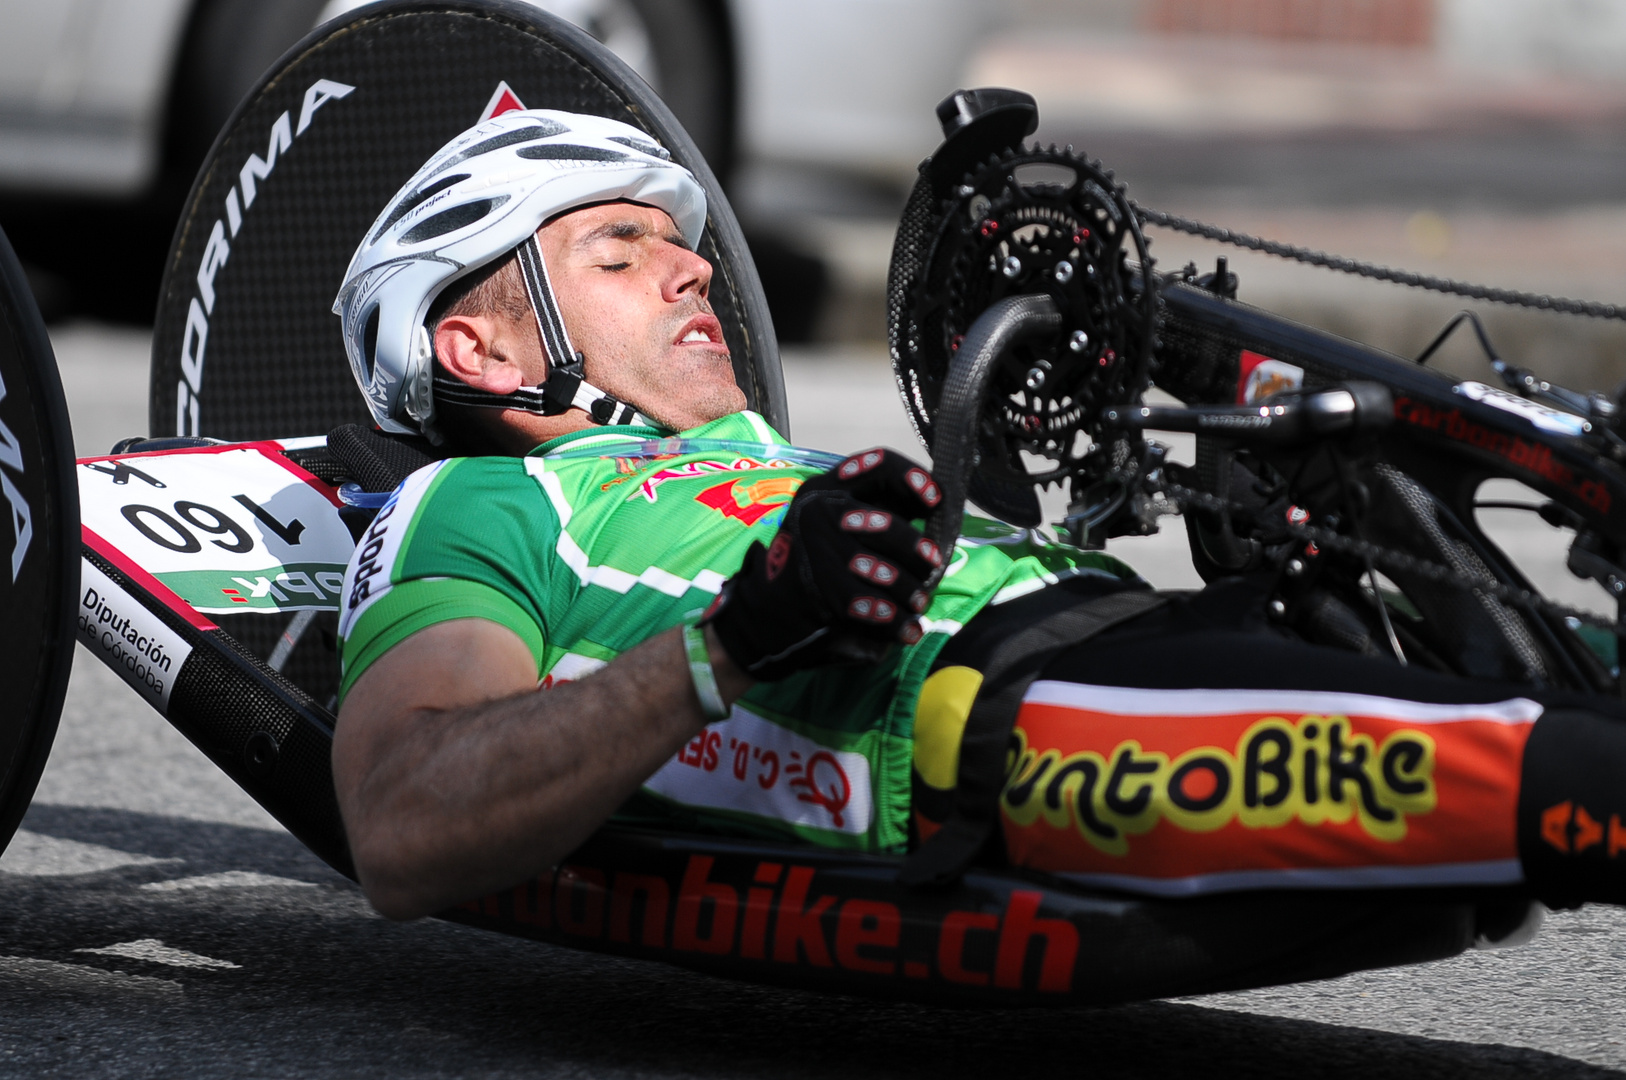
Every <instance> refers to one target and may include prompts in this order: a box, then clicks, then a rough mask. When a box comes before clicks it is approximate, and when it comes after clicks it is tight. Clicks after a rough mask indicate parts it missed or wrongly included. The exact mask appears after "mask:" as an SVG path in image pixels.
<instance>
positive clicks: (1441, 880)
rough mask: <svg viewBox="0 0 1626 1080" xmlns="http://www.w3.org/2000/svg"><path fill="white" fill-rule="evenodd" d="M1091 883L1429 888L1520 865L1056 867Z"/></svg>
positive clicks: (1496, 877)
mask: <svg viewBox="0 0 1626 1080" xmlns="http://www.w3.org/2000/svg"><path fill="white" fill-rule="evenodd" d="M1056 876H1057V877H1060V878H1066V879H1067V880H1068V881H1072V882H1077V883H1078V884H1080V885H1084V886H1088V887H1091V888H1106V889H1120V890H1122V891H1124V892H1132V893H1140V894H1142V895H1146V896H1167V897H1184V896H1200V895H1203V894H1205V893H1220V892H1239V891H1242V890H1244V889H1375V888H1397V887H1398V888H1429V887H1439V886H1452V885H1517V884H1518V883H1519V882H1521V881H1523V880H1524V871H1523V870H1521V869H1520V868H1519V860H1517V859H1492V860H1489V861H1486V862H1465V863H1443V864H1436V865H1433V866H1352V867H1339V868H1336V869H1334V868H1311V867H1291V868H1284V869H1281V870H1225V871H1221V872H1219V873H1215V874H1194V875H1192V876H1191V877H1176V878H1157V877H1142V876H1139V875H1136V874H1086V873H1058V874H1057V875H1056Z"/></svg>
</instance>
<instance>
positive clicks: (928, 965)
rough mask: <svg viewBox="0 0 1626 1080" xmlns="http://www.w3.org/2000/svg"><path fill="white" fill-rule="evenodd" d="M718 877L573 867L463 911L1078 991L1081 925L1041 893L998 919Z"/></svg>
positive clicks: (538, 925)
mask: <svg viewBox="0 0 1626 1080" xmlns="http://www.w3.org/2000/svg"><path fill="white" fill-rule="evenodd" d="M716 870H717V860H716V858H715V857H714V856H711V855H690V856H689V857H688V859H687V860H686V862H685V864H684V866H683V871H682V874H681V877H678V878H677V879H676V880H674V877H673V876H668V875H667V874H661V873H638V872H632V871H620V870H609V869H601V868H599V867H594V866H584V865H575V864H569V863H567V864H565V865H564V866H561V867H560V868H559V869H558V870H557V871H555V872H553V873H551V874H548V875H545V876H544V877H542V878H539V879H538V880H536V881H532V882H529V883H527V884H525V885H521V886H519V887H518V888H516V889H513V890H510V891H509V892H505V893H498V894H495V895H492V896H488V897H484V898H482V899H479V900H471V901H469V902H468V903H466V904H464V905H462V909H463V910H465V911H469V912H473V913H474V914H476V915H481V916H484V917H486V918H490V919H495V920H499V921H504V922H513V923H518V924H521V925H524V926H528V927H532V928H535V929H536V930H539V931H545V932H547V933H545V934H543V935H542V936H548V937H552V936H554V934H555V933H557V934H559V935H562V936H564V937H568V938H576V939H578V940H580V939H589V940H597V941H604V942H608V943H614V944H619V945H631V946H643V947H645V948H651V949H661V950H670V951H672V952H679V953H700V954H709V955H712V956H717V957H732V958H736V959H739V960H748V961H758V962H762V963H770V964H784V965H800V966H803V967H811V968H821V969H836V970H845V971H849V972H857V973H862V974H865V975H872V976H877V977H882V978H898V977H902V978H907V979H936V980H939V981H942V982H946V983H953V984H957V985H960V986H969V987H989V988H993V989H997V990H1009V991H1022V990H1028V991H1032V990H1037V991H1039V992H1041V993H1053V994H1054V993H1066V992H1067V991H1069V990H1070V989H1071V988H1072V985H1073V978H1074V972H1075V969H1076V967H1077V962H1078V949H1079V934H1078V928H1077V927H1075V926H1074V925H1073V924H1072V923H1071V922H1070V921H1068V920H1067V919H1062V918H1048V917H1044V916H1042V915H1041V909H1042V906H1043V900H1044V896H1043V894H1042V893H1040V892H1039V891H1037V890H1029V889H1016V890H1013V891H1012V892H1011V893H1010V894H1009V896H1007V897H1006V898H1005V900H1004V905H1003V907H1002V908H1000V909H998V910H961V909H954V910H948V911H942V912H935V913H932V914H930V915H927V916H920V915H917V914H915V913H913V912H910V913H908V914H907V916H906V913H905V912H904V910H903V909H901V908H900V907H899V906H898V905H897V904H895V903H892V902H890V901H887V900H878V899H872V898H868V897H856V896H842V895H840V894H839V893H836V892H829V891H824V890H821V889H818V888H816V886H817V885H818V884H819V880H818V872H817V871H816V870H815V868H813V867H811V866H799V865H797V864H795V863H790V864H788V865H787V864H785V863H780V862H769V861H759V862H757V863H756V864H755V866H754V868H753V872H752V873H751V875H750V878H749V881H748V882H742V883H741V884H739V885H736V884H732V883H730V882H729V881H727V880H720V879H719V877H718V876H716Z"/></svg>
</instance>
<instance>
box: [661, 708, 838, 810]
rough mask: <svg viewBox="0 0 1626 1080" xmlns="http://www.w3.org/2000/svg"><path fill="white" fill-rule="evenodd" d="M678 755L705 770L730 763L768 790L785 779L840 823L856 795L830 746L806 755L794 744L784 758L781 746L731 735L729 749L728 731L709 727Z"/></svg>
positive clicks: (728, 766) (742, 777)
mask: <svg viewBox="0 0 1626 1080" xmlns="http://www.w3.org/2000/svg"><path fill="white" fill-rule="evenodd" d="M673 760H674V761H676V762H677V763H678V764H679V765H687V766H688V767H689V768H691V769H699V770H700V771H701V772H708V773H712V772H716V771H717V770H718V769H719V768H726V769H728V770H730V771H731V772H732V774H733V776H734V779H735V780H738V781H740V782H741V783H744V782H746V781H748V780H753V781H755V783H756V785H757V786H758V787H760V788H761V789H762V790H763V791H772V790H774V789H775V788H777V787H779V785H780V784H781V783H783V784H784V785H786V787H788V788H789V790H791V791H793V792H795V793H796V799H797V801H798V802H805V803H809V804H811V805H813V806H818V807H821V808H823V809H824V811H825V812H826V813H828V814H829V815H830V820H831V823H832V824H833V825H834V826H835V827H836V828H838V829H839V828H841V826H842V825H843V824H844V823H845V818H844V815H843V811H845V810H846V809H847V804H848V803H849V802H851V801H852V795H853V785H852V780H851V779H850V778H849V777H848V776H847V770H846V769H844V768H842V765H841V761H840V759H839V758H837V757H836V756H835V755H834V754H832V753H830V752H829V751H826V750H818V751H815V752H813V753H812V754H810V755H808V757H807V758H806V760H803V758H802V753H801V751H799V750H790V751H787V752H786V754H785V757H784V758H783V760H781V758H780V755H779V751H778V750H772V749H769V748H767V747H762V746H756V745H753V744H752V743H751V742H749V741H748V740H746V739H741V738H737V737H733V736H730V737H729V739H728V747H727V749H726V751H725V749H724V747H723V735H722V732H720V731H717V730H715V729H713V728H707V729H706V730H704V731H702V732H701V733H700V734H698V735H696V736H695V737H694V738H693V739H690V740H689V742H688V743H687V744H685V745H684V747H683V749H682V750H679V751H678V753H677V756H676V757H675V758H673Z"/></svg>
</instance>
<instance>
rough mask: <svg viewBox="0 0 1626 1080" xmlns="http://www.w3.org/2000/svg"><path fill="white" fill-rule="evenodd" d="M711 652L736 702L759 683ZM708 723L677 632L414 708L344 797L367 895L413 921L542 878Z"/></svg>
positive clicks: (726, 690)
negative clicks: (589, 668)
mask: <svg viewBox="0 0 1626 1080" xmlns="http://www.w3.org/2000/svg"><path fill="white" fill-rule="evenodd" d="M712 651H713V656H714V658H716V660H717V663H716V664H715V668H716V669H717V672H718V678H719V683H720V685H721V687H722V689H723V691H724V694H725V696H726V697H727V698H728V699H729V700H732V699H733V698H734V697H737V696H738V695H739V694H740V693H743V692H744V690H745V689H746V688H747V687H748V686H749V685H750V684H749V682H748V681H747V680H745V679H744V678H743V677H742V676H740V675H739V674H738V673H737V672H736V671H734V670H733V668H732V665H731V664H729V663H728V662H727V660H726V657H724V656H723V654H722V651H721V650H720V649H717V648H715V647H714V648H713V650H712ZM358 689H365V688H364V687H361V686H359V685H358ZM704 725H705V718H704V716H703V715H702V714H701V712H700V709H699V706H698V702H697V700H696V698H695V693H694V689H693V686H692V684H691V681H690V677H689V671H688V662H687V657H686V655H685V652H684V649H683V645H682V641H681V638H680V637H679V635H678V633H677V632H676V631H671V632H668V633H665V634H661V635H660V636H658V637H656V638H653V639H651V640H650V641H648V642H645V643H644V644H642V645H640V646H638V647H637V648H635V649H633V650H631V651H629V652H628V653H626V654H624V655H623V656H621V657H619V658H617V659H616V660H615V661H614V662H613V663H612V664H610V665H609V666H607V667H606V668H605V669H604V670H602V671H600V672H597V673H595V674H594V675H592V676H590V677H588V678H586V679H583V680H581V681H579V682H573V683H566V684H563V685H560V686H555V687H554V688H552V689H549V690H546V691H529V692H524V693H520V694H516V695H513V696H509V697H505V698H502V699H500V700H496V701H489V702H485V703H482V704H478V705H473V706H468V707H462V708H445V709H417V710H414V711H413V714H412V716H411V717H410V721H409V722H408V723H407V724H405V725H402V726H401V728H400V729H399V731H398V734H397V737H395V738H393V739H392V740H390V742H389V745H387V746H377V747H375V748H374V752H373V753H372V754H371V755H369V757H370V767H369V768H368V769H367V770H366V771H365V773H364V774H363V775H360V776H358V777H356V778H355V782H354V783H353V785H351V788H352V790H350V791H349V792H348V793H347V795H348V797H342V805H343V808H344V812H345V820H346V826H347V829H348V831H349V833H350V837H351V843H352V846H353V847H356V848H360V849H361V850H357V851H356V862H357V866H358V870H359V872H360V874H361V877H362V884H363V886H364V887H365V888H366V890H367V893H368V896H369V897H370V898H371V899H372V900H373V902H374V904H375V905H376V906H378V908H379V910H381V911H383V912H384V913H385V914H388V915H392V916H395V917H398V918H410V917H413V916H416V915H420V914H427V913H429V912H432V911H436V910H440V909H441V908H443V907H445V906H446V905H448V904H451V903H455V902H456V901H459V900H462V899H466V898H468V897H470V896H474V895H478V894H480V893H482V892H486V891H489V890H492V889H496V888H501V887H504V886H507V885H511V884H513V883H514V882H515V881H518V880H520V879H522V878H523V877H525V876H528V875H530V874H534V873H537V872H539V871H541V870H543V869H545V868H546V867H548V866H551V865H553V864H554V863H555V862H557V860H558V859H559V858H560V857H562V856H563V855H565V854H567V853H568V852H569V851H571V850H572V849H573V848H574V847H576V846H577V845H578V844H579V843H581V841H582V840H584V839H585V838H586V837H587V836H588V835H589V834H590V833H591V832H592V831H593V830H594V829H596V828H597V827H598V826H599V825H600V824H601V823H602V822H603V821H604V820H605V819H606V818H608V817H609V815H610V814H611V813H612V812H614V810H615V808H616V807H617V806H619V805H620V804H621V803H622V802H623V801H624V800H625V799H626V798H627V797H628V796H629V795H631V794H632V792H633V791H635V790H636V789H637V787H638V785H639V784H640V783H642V782H643V780H644V779H646V778H647V777H648V776H649V775H650V774H651V773H653V772H654V771H655V770H656V769H658V768H659V767H660V766H661V764H662V763H664V762H665V761H666V760H667V759H669V758H670V757H671V756H672V754H674V753H675V752H676V751H677V750H678V748H679V747H681V746H682V745H683V744H684V743H685V742H687V741H688V740H689V739H691V738H692V737H693V736H694V734H695V732H697V731H699V730H700V728H701V727H703V726H704ZM343 788H344V785H343V784H342V783H341V792H342V793H343Z"/></svg>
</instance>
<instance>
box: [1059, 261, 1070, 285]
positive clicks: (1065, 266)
mask: <svg viewBox="0 0 1626 1080" xmlns="http://www.w3.org/2000/svg"><path fill="white" fill-rule="evenodd" d="M1056 280H1057V281H1059V282H1061V283H1062V284H1063V285H1065V284H1067V283H1068V282H1069V281H1071V280H1073V264H1072V263H1070V262H1059V263H1057V264H1056Z"/></svg>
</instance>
